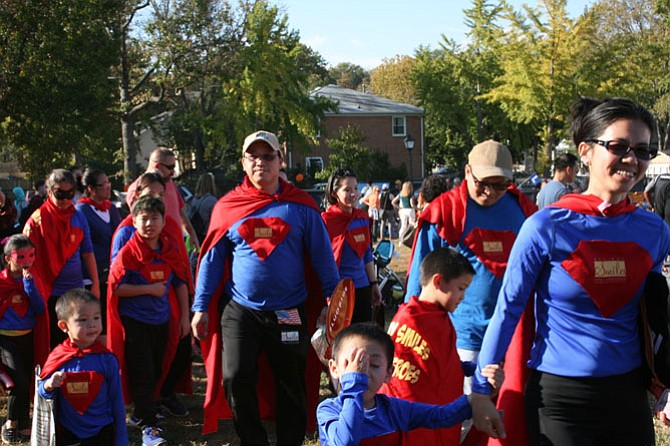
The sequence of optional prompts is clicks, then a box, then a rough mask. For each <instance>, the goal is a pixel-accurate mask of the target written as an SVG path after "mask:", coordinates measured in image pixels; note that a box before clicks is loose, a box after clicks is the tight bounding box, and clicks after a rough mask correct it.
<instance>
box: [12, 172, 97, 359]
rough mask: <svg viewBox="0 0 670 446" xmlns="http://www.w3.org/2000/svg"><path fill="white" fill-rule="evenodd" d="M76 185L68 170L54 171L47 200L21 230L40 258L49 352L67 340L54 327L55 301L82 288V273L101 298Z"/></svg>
mask: <svg viewBox="0 0 670 446" xmlns="http://www.w3.org/2000/svg"><path fill="white" fill-rule="evenodd" d="M75 185H76V181H75V178H74V176H73V175H72V173H71V172H70V171H69V170H65V169H54V170H53V171H52V172H51V173H50V174H49V176H48V177H47V181H46V186H47V191H48V192H47V194H48V195H47V199H46V201H45V202H44V204H42V206H40V208H39V209H37V210H36V211H35V212H33V214H32V215H31V216H30V218H29V219H28V221H27V222H26V225H25V227H24V228H23V234H24V235H25V236H26V237H28V238H29V239H30V240H31V241H32V242H33V244H34V245H35V248H36V250H37V252H39V253H43V254H44V255H39V256H38V258H37V260H36V261H35V267H34V270H35V276H36V277H37V279H38V280H37V281H38V282H41V283H42V285H43V286H44V289H43V290H42V295H43V296H49V299H48V309H49V320H50V322H49V330H50V337H51V338H50V344H51V348H54V347H55V346H56V345H58V344H60V343H61V342H63V341H64V340H65V339H66V338H67V336H66V335H65V333H63V332H62V331H61V330H60V329H59V328H58V325H57V322H58V318H57V317H56V300H58V298H59V297H60V296H61V295H63V293H65V292H66V291H68V290H71V289H73V288H83V287H84V275H83V271H84V270H85V271H86V272H87V273H88V277H90V278H91V282H92V284H91V293H93V295H94V296H95V297H97V298H100V281H99V279H98V267H97V265H96V262H95V255H94V254H93V243H92V242H91V234H90V231H89V227H88V222H87V220H86V216H84V214H83V213H82V212H81V211H78V210H76V209H75V207H74V205H73V204H72V203H73V200H74V195H75V192H76V186H75Z"/></svg>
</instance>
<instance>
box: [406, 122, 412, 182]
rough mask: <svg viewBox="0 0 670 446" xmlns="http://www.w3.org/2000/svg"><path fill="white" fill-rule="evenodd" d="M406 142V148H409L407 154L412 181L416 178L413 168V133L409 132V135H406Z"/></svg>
mask: <svg viewBox="0 0 670 446" xmlns="http://www.w3.org/2000/svg"><path fill="white" fill-rule="evenodd" d="M404 142H405V148H406V149H407V154H408V155H409V180H410V181H412V180H414V177H413V173H414V171H413V170H412V149H413V148H414V138H412V135H410V134H409V133H408V134H407V136H405V140H404Z"/></svg>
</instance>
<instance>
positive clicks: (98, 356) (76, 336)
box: [38, 288, 128, 446]
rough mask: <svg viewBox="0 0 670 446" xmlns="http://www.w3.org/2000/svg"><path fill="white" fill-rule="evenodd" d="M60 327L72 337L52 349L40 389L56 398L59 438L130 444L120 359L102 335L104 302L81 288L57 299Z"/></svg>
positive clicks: (59, 441)
mask: <svg viewBox="0 0 670 446" xmlns="http://www.w3.org/2000/svg"><path fill="white" fill-rule="evenodd" d="M56 314H57V316H58V327H59V328H60V329H61V330H63V331H64V332H66V333H67V335H68V339H67V340H65V341H64V342H63V343H62V344H59V345H58V346H56V348H55V349H54V350H53V351H52V352H51V353H50V354H49V357H48V359H47V361H46V363H45V364H44V368H43V369H42V373H41V375H40V378H41V380H40V383H39V388H38V391H39V394H40V396H41V397H42V398H46V399H54V398H55V414H56V415H55V417H56V426H57V427H56V443H57V444H82V445H92V444H98V445H114V446H126V445H128V433H127V431H126V410H125V408H124V406H123V398H122V397H121V384H120V379H119V363H118V361H117V360H116V357H115V356H114V355H113V354H112V353H111V352H110V351H109V350H107V349H106V348H105V347H104V346H103V345H102V344H101V343H100V342H99V341H98V340H97V339H98V336H100V332H101V331H102V323H101V322H100V302H99V301H98V299H97V298H96V297H95V296H93V295H92V294H91V293H90V292H88V291H86V290H85V289H82V288H78V289H74V290H70V291H68V292H66V293H65V294H63V295H62V296H61V297H60V298H59V299H58V302H57V303H56Z"/></svg>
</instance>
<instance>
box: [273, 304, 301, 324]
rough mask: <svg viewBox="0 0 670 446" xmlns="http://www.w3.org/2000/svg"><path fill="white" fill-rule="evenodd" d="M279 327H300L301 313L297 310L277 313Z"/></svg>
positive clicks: (292, 309)
mask: <svg viewBox="0 0 670 446" xmlns="http://www.w3.org/2000/svg"><path fill="white" fill-rule="evenodd" d="M275 314H276V315H277V323H278V324H279V325H300V324H301V321H300V313H298V309H297V308H291V309H290V310H279V311H275Z"/></svg>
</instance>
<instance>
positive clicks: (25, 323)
mask: <svg viewBox="0 0 670 446" xmlns="http://www.w3.org/2000/svg"><path fill="white" fill-rule="evenodd" d="M16 281H17V282H18V281H21V282H23V290H24V291H25V292H26V294H27V295H28V304H29V305H28V311H26V315H25V316H23V317H21V316H19V315H18V314H17V313H16V311H14V309H13V308H12V307H11V306H10V307H9V308H7V310H6V311H5V315H4V316H3V317H2V319H0V330H8V331H11V330H32V329H33V328H34V327H35V317H36V316H37V315H39V314H42V313H44V310H45V309H46V305H45V304H44V300H43V299H42V295H41V294H40V292H39V291H38V290H37V287H36V286H35V281H34V280H33V279H30V280H29V279H24V278H18V279H16Z"/></svg>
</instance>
